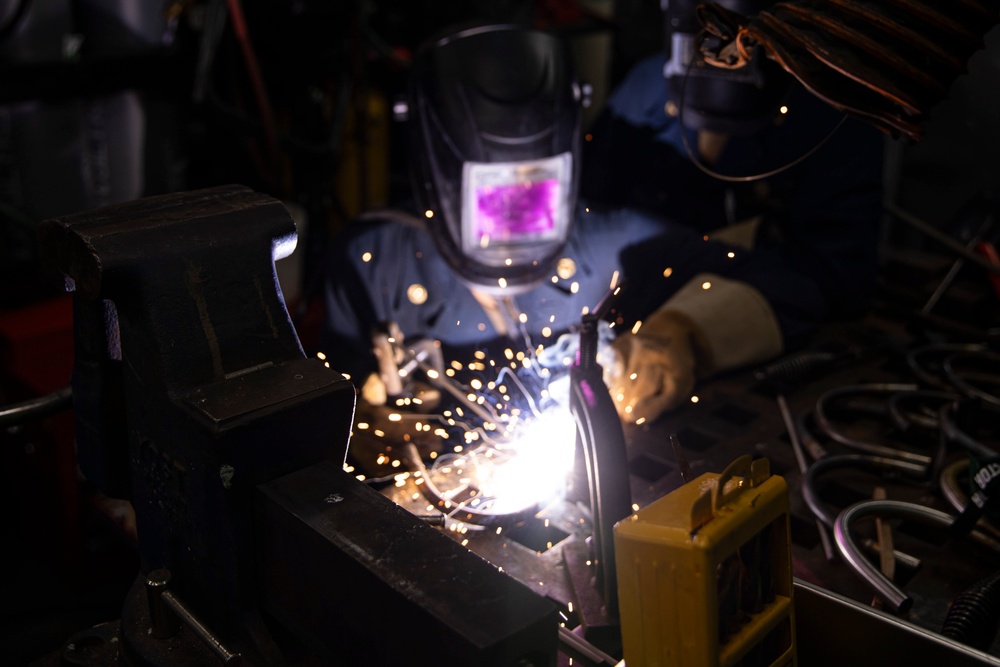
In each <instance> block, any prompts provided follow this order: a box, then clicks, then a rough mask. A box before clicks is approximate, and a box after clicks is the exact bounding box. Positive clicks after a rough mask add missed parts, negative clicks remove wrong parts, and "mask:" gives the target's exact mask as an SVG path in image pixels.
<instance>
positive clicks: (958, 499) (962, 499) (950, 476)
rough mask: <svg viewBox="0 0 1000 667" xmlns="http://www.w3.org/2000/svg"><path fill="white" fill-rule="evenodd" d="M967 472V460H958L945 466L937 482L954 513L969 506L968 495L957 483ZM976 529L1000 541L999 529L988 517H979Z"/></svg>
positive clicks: (959, 483) (960, 511) (962, 510)
mask: <svg viewBox="0 0 1000 667" xmlns="http://www.w3.org/2000/svg"><path fill="white" fill-rule="evenodd" d="M968 470H969V459H960V460H958V461H955V462H954V463H952V464H950V465H948V466H946V467H945V468H944V469H943V470H942V471H941V476H940V478H939V482H938V486H939V487H940V489H941V495H942V496H944V499H945V500H947V501H948V504H950V505H951V506H952V507H953V508H955V511H956V512H959V513H962V512H964V511H965V508H966V507H968V506H969V494H968V493H966V491H965V489H963V488H962V484H961V482H960V481H959V479H960V477H961V476H962V474H963V473H967V472H968ZM976 528H978V529H979V530H981V531H983V532H984V533H986V534H987V535H989V536H991V537H993V538H994V539H996V540H1000V528H998V527H997V526H995V525H993V523H992V521H990V519H989V517H980V519H979V521H978V522H977V523H976Z"/></svg>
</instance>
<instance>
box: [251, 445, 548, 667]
mask: <svg viewBox="0 0 1000 667" xmlns="http://www.w3.org/2000/svg"><path fill="white" fill-rule="evenodd" d="M254 506H255V528H256V535H257V541H256V549H257V552H258V558H259V561H258V571H259V586H260V588H259V594H260V599H261V605H262V607H263V609H264V610H265V611H266V612H267V613H268V614H269V615H271V616H272V617H273V618H274V619H276V620H277V621H278V622H279V623H281V624H282V625H284V626H285V627H287V628H289V629H292V630H294V631H295V632H296V635H297V636H298V637H299V638H300V639H301V640H302V641H303V642H304V644H305V645H306V646H307V647H308V648H309V649H310V650H311V651H312V652H313V653H314V654H316V655H318V656H320V657H321V658H323V659H326V660H335V661H336V662H337V663H338V664H359V665H403V664H405V665H413V666H421V665H426V666H428V667H430V666H432V665H433V666H438V665H482V666H484V667H530V666H533V667H554V665H555V656H556V653H557V642H558V631H557V628H558V614H557V608H556V605H555V604H554V603H552V602H551V601H550V600H548V599H546V598H544V597H542V596H541V595H538V594H536V593H534V592H532V591H531V590H530V589H528V588H527V587H526V586H524V585H523V584H521V583H520V582H518V581H516V580H515V579H513V578H512V577H510V576H508V575H507V574H506V573H504V572H501V571H499V570H498V568H497V567H496V566H495V565H492V564H490V563H488V562H487V561H485V560H483V559H482V558H480V557H479V556H477V555H475V554H473V553H471V552H469V551H468V550H467V549H466V548H464V547H463V546H461V545H460V544H458V543H457V542H456V541H454V540H452V539H451V538H449V537H448V536H446V535H444V534H443V533H442V532H441V531H439V530H436V529H434V528H431V527H429V526H427V525H426V524H425V523H424V522H423V521H421V520H420V519H419V518H417V517H415V516H413V515H412V514H411V513H409V512H407V511H406V510H405V509H403V508H402V507H400V506H398V505H396V504H395V503H393V502H392V501H390V500H389V499H387V498H386V497H384V496H383V495H382V494H380V493H378V492H377V491H375V490H373V489H370V488H368V487H367V486H366V485H365V484H363V483H361V482H359V481H358V480H356V479H354V478H353V477H351V476H350V475H348V474H347V473H345V472H344V471H343V470H341V469H340V468H339V467H338V466H337V465H335V464H333V463H331V462H324V463H320V464H317V465H315V466H311V467H309V468H305V469H303V470H300V471H298V472H295V473H291V474H289V475H286V476H284V477H281V478H279V479H276V480H274V481H272V482H269V483H267V484H263V485H261V486H260V487H259V488H258V490H257V493H256V497H255V502H254Z"/></svg>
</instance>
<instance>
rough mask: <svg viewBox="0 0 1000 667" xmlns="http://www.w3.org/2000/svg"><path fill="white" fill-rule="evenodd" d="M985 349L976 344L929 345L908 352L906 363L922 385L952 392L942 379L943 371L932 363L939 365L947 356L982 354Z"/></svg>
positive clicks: (948, 384)
mask: <svg viewBox="0 0 1000 667" xmlns="http://www.w3.org/2000/svg"><path fill="white" fill-rule="evenodd" d="M985 349H986V347H985V346H984V345H979V344H976V343H969V344H964V343H931V344H929V345H921V346H920V347H916V348H914V349H912V350H910V352H909V353H908V354H907V355H906V363H907V365H908V366H909V367H910V370H911V371H913V374H914V375H915V376H916V377H917V380H919V381H920V382H922V383H923V384H925V385H928V386H932V387H938V388H941V389H945V390H947V391H953V390H954V386H953V385H952V384H951V383H950V382H948V380H947V379H946V378H945V377H944V371H943V370H942V369H940V368H938V367H936V366H932V365H931V364H932V362H935V361H936V362H937V363H938V364H940V363H941V361H942V360H943V359H944V358H945V357H946V356H948V355H949V354H955V353H960V352H982V351H984V350H985Z"/></svg>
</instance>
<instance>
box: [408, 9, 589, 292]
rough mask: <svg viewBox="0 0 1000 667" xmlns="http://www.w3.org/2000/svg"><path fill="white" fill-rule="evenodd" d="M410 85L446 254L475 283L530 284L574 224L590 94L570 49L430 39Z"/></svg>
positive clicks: (415, 139)
mask: <svg viewBox="0 0 1000 667" xmlns="http://www.w3.org/2000/svg"><path fill="white" fill-rule="evenodd" d="M411 81H412V84H411V85H412V88H411V91H410V105H409V122H410V125H411V127H410V131H409V136H410V142H411V155H410V161H411V175H412V176H413V179H414V186H415V192H416V196H417V201H418V205H420V206H421V208H422V210H423V211H425V213H424V215H425V216H426V222H427V226H428V229H429V230H430V232H431V234H432V235H433V237H434V239H435V242H436V244H437V247H438V249H439V250H440V252H441V254H442V255H443V256H444V258H445V260H446V261H447V262H448V264H449V265H450V266H451V267H452V268H453V269H454V270H455V272H456V274H457V275H458V276H459V278H460V279H461V280H462V281H463V282H465V283H466V284H467V285H469V286H471V287H474V288H477V289H482V290H486V291H490V292H494V293H500V292H502V293H505V294H516V293H518V292H521V291H526V290H529V289H531V288H532V287H534V286H536V285H537V284H538V283H540V282H541V281H542V280H545V279H546V278H547V277H548V276H550V275H551V271H552V266H553V265H554V263H555V262H556V260H557V259H558V257H559V256H560V253H561V252H562V249H563V247H564V246H565V244H566V240H567V238H568V237H569V233H570V229H571V227H572V224H573V221H572V217H573V209H574V206H575V202H576V191H577V181H578V175H579V164H578V156H579V150H580V143H579V142H580V122H581V120H580V119H581V106H582V96H583V94H582V91H581V87H580V85H579V83H578V82H577V80H576V78H575V75H574V72H573V67H572V63H571V58H570V55H569V52H568V50H567V47H566V45H565V44H564V43H563V42H562V41H561V40H560V39H559V38H557V37H556V36H555V35H552V34H549V33H547V32H544V31H540V30H534V29H530V28H525V27H521V26H516V25H494V26H485V27H475V28H468V29H465V30H462V31H460V32H457V33H452V34H449V35H448V36H446V37H441V38H438V39H434V40H431V41H429V42H428V43H427V44H425V45H424V46H423V47H422V48H421V49H420V50H419V51H418V52H417V54H416V56H415V58H414V63H413V76H412V80H411Z"/></svg>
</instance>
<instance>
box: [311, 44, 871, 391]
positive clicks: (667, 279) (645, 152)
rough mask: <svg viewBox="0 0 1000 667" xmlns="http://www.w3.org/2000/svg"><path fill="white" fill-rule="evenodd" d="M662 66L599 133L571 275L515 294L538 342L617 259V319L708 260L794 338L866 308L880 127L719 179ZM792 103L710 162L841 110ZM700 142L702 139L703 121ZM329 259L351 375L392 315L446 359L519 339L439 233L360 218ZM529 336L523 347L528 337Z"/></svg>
mask: <svg viewBox="0 0 1000 667" xmlns="http://www.w3.org/2000/svg"><path fill="white" fill-rule="evenodd" d="M661 66H662V58H660V57H655V58H651V59H649V60H646V61H642V62H640V63H639V64H638V65H637V66H636V67H635V68H633V70H632V71H631V72H630V74H629V76H628V77H626V79H625V80H624V81H623V82H622V84H621V85H620V86H619V87H618V88H617V89H616V91H615V93H614V94H613V95H612V97H611V98H610V100H609V103H608V106H607V109H606V111H605V112H604V113H603V114H602V116H601V117H600V118H599V119H598V121H597V122H596V123H595V125H594V127H593V128H592V129H591V130H590V132H589V134H590V135H591V136H590V140H589V141H587V142H585V144H584V145H585V152H584V158H583V175H582V182H581V194H582V198H583V201H589V202H590V203H589V204H586V203H584V204H581V205H580V206H579V207H578V209H577V215H576V218H575V226H574V227H573V229H572V232H571V236H570V240H569V243H568V245H567V247H566V251H565V253H564V255H565V256H566V257H568V258H570V259H572V260H573V263H574V265H575V268H576V270H575V273H574V274H573V275H572V276H570V277H569V278H565V279H564V278H558V277H557V278H556V280H555V282H551V281H546V282H544V283H542V284H541V285H539V286H538V287H537V288H536V289H535V290H533V291H531V292H529V293H526V294H523V295H520V296H518V297H516V298H515V301H516V305H517V308H518V309H519V311H520V312H523V313H524V314H525V316H526V320H527V321H526V323H525V326H524V331H525V332H526V333H527V335H528V337H529V338H530V345H532V346H534V345H538V344H539V343H541V344H549V343H551V342H552V341H554V340H555V338H556V336H557V335H558V334H559V333H560V332H564V331H566V330H568V329H569V328H570V327H571V326H573V325H575V324H577V323H578V322H579V321H580V315H581V312H582V309H583V308H584V307H588V308H593V307H594V306H595V305H596V304H597V302H598V301H599V300H600V299H601V297H602V296H604V294H605V293H606V292H607V291H608V288H609V286H610V283H611V279H612V274H613V273H614V272H615V271H616V270H617V271H620V272H621V275H622V276H623V277H624V278H625V279H626V280H627V283H628V284H627V287H626V289H625V291H624V293H623V295H622V297H621V299H620V301H619V304H618V306H619V308H618V313H620V315H621V317H622V318H623V322H622V325H621V326H620V327H619V330H623V329H627V328H628V327H629V326H630V325H631V323H632V322H634V321H635V320H638V319H642V318H644V317H646V316H647V315H648V314H649V313H651V312H652V311H654V310H655V309H656V308H657V307H659V306H660V305H661V304H662V303H663V302H664V301H666V300H667V299H668V298H669V297H670V295H671V294H673V292H674V291H676V290H677V289H678V288H680V287H681V286H682V285H684V284H685V283H686V282H687V281H688V280H689V279H690V278H691V277H693V276H695V275H697V274H698V273H701V272H711V273H716V274H720V275H725V276H727V277H730V278H733V279H737V280H742V281H745V282H747V283H749V284H751V285H752V286H754V287H755V288H757V289H758V290H759V291H760V292H762V293H763V294H764V295H765V297H766V298H767V299H768V300H769V302H770V304H771V306H772V308H773V310H774V312H775V315H776V316H777V319H778V323H779V326H780V328H781V331H782V335H783V338H784V341H785V347H786V349H792V348H794V347H796V346H798V345H800V344H801V343H802V342H804V341H805V340H806V339H807V337H808V335H809V334H810V333H812V332H813V331H814V330H815V328H816V327H817V326H818V325H819V324H820V323H821V322H822V321H824V320H825V319H826V318H828V317H832V316H843V315H853V314H857V313H858V312H860V311H861V310H863V308H864V306H865V305H866V303H867V295H868V294H869V292H870V289H871V287H872V285H873V282H874V278H875V271H876V268H877V267H876V244H877V234H878V224H879V221H880V217H881V173H882V166H881V165H882V151H883V141H882V137H881V135H880V134H878V132H877V131H875V130H873V129H871V128H869V127H868V126H866V125H864V124H862V123H860V122H857V121H854V120H848V121H847V122H846V123H845V124H844V125H843V126H842V127H841V128H840V129H839V130H838V131H837V133H836V135H834V137H833V139H832V140H831V141H829V142H827V143H826V144H825V145H823V146H822V148H820V149H819V150H818V151H817V152H816V153H815V154H814V155H812V156H810V157H809V158H808V159H807V160H805V161H804V162H802V163H801V164H799V165H797V166H796V167H794V168H793V169H791V170H789V171H787V172H784V173H782V174H779V175H777V176H775V177H773V178H769V179H767V180H766V181H763V182H757V183H738V184H731V183H727V182H724V181H720V180H716V179H713V178H712V177H710V176H708V175H706V174H704V173H702V172H701V171H699V170H698V169H696V168H695V167H694V166H693V165H692V164H691V162H690V160H689V158H688V157H687V155H686V152H685V149H684V147H683V145H682V143H681V140H680V128H679V126H678V123H677V121H676V119H675V118H671V117H670V116H668V115H666V114H665V113H664V106H665V104H666V102H667V100H668V96H667V95H668V94H667V86H666V82H665V81H664V79H663V77H662V74H661ZM788 107H789V113H788V115H787V118H785V120H784V122H783V123H781V124H780V125H777V126H775V127H771V128H768V129H767V130H765V131H763V132H761V133H760V134H759V135H756V136H754V137H752V138H741V137H734V138H732V139H731V140H730V142H729V144H728V145H727V147H726V149H725V150H724V152H723V153H722V155H721V158H720V160H719V161H718V162H717V163H716V164H715V165H714V168H715V169H716V170H718V171H721V172H723V173H728V174H732V175H742V174H750V173H757V172H759V171H766V170H770V169H773V168H774V167H777V166H780V165H781V164H784V163H786V162H788V161H790V160H792V159H794V158H796V157H798V156H799V155H801V154H802V153H803V152H805V151H807V150H809V149H810V148H811V147H812V146H814V145H815V144H816V143H817V142H819V141H820V140H822V138H823V137H824V136H825V135H826V134H827V133H828V132H829V131H830V130H831V129H832V128H833V127H834V126H835V125H836V123H837V121H838V120H839V118H840V114H839V112H835V111H834V110H832V109H831V108H829V107H828V106H826V105H825V103H822V102H820V101H819V100H816V99H815V98H813V97H812V96H811V95H809V94H808V93H807V92H806V91H804V90H797V91H794V92H793V95H792V96H791V97H790V98H789V101H788ZM689 139H690V142H691V145H695V141H696V139H695V135H694V133H693V132H691V133H690V134H689ZM758 214H763V215H764V217H765V220H766V223H765V224H764V225H763V226H762V228H761V232H760V235H759V238H758V242H757V246H756V248H755V249H754V250H753V251H747V250H743V249H740V248H734V247H730V246H727V245H725V244H722V243H718V242H714V241H706V240H705V239H704V235H705V234H707V233H708V232H710V231H713V230H716V229H718V228H720V227H723V226H725V225H726V224H727V223H729V222H734V221H740V220H743V219H746V218H749V217H751V216H754V215H758ZM366 253H370V256H369V255H366ZM731 255H732V256H731ZM327 269H328V275H327V280H326V286H325V306H326V321H325V330H324V332H323V336H322V348H323V351H324V352H325V353H326V354H327V355H328V357H329V358H330V359H331V363H332V364H333V366H334V367H335V368H338V369H339V370H342V371H345V372H348V373H351V375H352V376H353V377H355V378H361V377H364V376H365V375H367V374H368V373H369V372H373V371H375V370H376V362H375V359H374V357H373V356H372V354H371V350H370V345H371V342H370V341H371V331H372V330H373V328H374V327H376V326H378V325H379V323H382V322H387V321H395V322H396V323H398V324H399V326H400V328H401V330H402V332H403V334H404V335H405V337H406V338H407V339H408V340H414V339H416V338H422V337H426V338H433V339H437V340H440V341H441V343H442V346H443V348H444V356H445V361H446V363H447V362H449V361H451V360H453V359H455V360H458V361H459V362H462V363H464V362H465V361H468V360H469V359H471V358H472V352H473V351H474V350H475V349H484V348H485V349H488V351H489V354H490V355H500V354H503V352H504V350H505V349H506V348H508V347H510V346H511V345H512V341H509V340H496V338H497V334H496V332H495V330H494V329H493V327H492V325H491V324H490V321H489V319H488V318H487V316H486V314H485V313H484V311H483V309H482V307H481V306H480V305H479V303H478V302H477V301H476V300H475V298H474V297H473V296H472V294H471V293H470V291H469V290H468V289H467V288H466V287H465V286H464V285H463V284H462V283H461V282H460V280H459V279H458V278H457V277H456V276H455V275H454V274H453V273H452V271H451V270H450V268H449V267H448V265H447V264H446V262H445V261H444V259H443V258H442V257H441V255H440V254H439V253H438V252H437V250H436V248H435V245H434V242H433V239H432V238H431V237H430V236H429V235H428V234H427V233H426V232H424V231H422V230H420V229H417V228H415V227H413V226H410V225H406V224H402V223H400V222H398V221H395V220H393V219H390V218H387V219H385V220H382V221H378V222H365V223H360V224H357V225H355V226H353V227H352V228H350V229H349V230H348V231H347V232H346V233H345V234H344V235H343V236H342V237H340V238H338V239H335V241H334V244H333V248H332V251H331V255H330V257H329V259H328V263H327ZM666 269H670V270H669V271H667V270H666ZM555 274H556V272H555V269H553V275H554V276H555ZM574 283H575V284H576V285H575V287H574ZM414 285H417V286H420V287H422V288H423V293H424V294H426V297H427V298H426V301H424V302H423V303H420V304H415V303H413V302H412V301H411V298H410V294H411V293H412V291H411V288H412V287H413V286H414ZM418 292H419V290H418ZM545 333H548V334H549V335H548V336H546V335H544V334H545ZM519 338H521V340H515V341H513V344H515V345H517V346H519V348H520V349H524V348H525V347H526V345H525V344H524V340H523V337H519Z"/></svg>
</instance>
